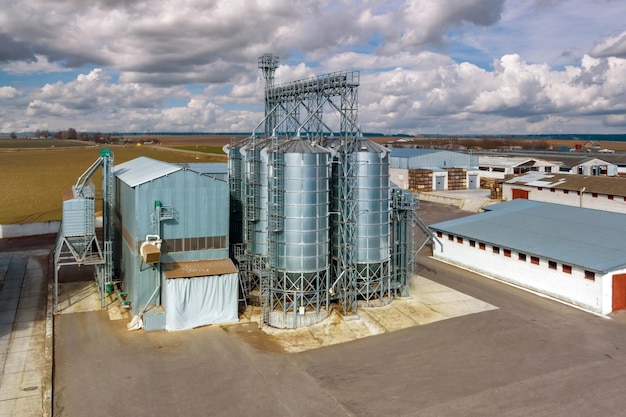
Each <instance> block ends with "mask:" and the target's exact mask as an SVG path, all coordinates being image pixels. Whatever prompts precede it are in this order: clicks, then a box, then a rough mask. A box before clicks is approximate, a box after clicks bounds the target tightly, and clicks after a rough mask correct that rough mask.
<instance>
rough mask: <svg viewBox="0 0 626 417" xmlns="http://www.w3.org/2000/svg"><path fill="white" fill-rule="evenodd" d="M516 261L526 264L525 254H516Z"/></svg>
mask: <svg viewBox="0 0 626 417" xmlns="http://www.w3.org/2000/svg"><path fill="white" fill-rule="evenodd" d="M517 259H519V260H520V261H522V262H526V254H525V253H521V252H520V253H518V254H517Z"/></svg>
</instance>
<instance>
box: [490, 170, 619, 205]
mask: <svg viewBox="0 0 626 417" xmlns="http://www.w3.org/2000/svg"><path fill="white" fill-rule="evenodd" d="M502 197H503V199H504V200H514V199H516V198H525V199H527V200H534V201H543V202H546V203H557V204H564V205H568V206H576V207H585V208H592V209H596V210H605V211H613V212H616V213H624V214H626V178H619V177H601V176H586V175H571V174H548V173H543V172H531V173H528V174H525V175H520V176H518V177H514V178H511V179H510V180H508V181H505V182H504V183H503V184H502Z"/></svg>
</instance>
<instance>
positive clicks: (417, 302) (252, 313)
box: [240, 276, 497, 353]
mask: <svg viewBox="0 0 626 417" xmlns="http://www.w3.org/2000/svg"><path fill="white" fill-rule="evenodd" d="M409 285H410V295H409V296H408V297H402V298H398V299H396V300H394V301H393V302H391V303H389V304H387V305H384V306H380V307H359V310H358V317H354V316H350V317H347V318H342V316H341V315H340V314H338V313H337V312H336V311H333V312H332V313H331V314H330V316H329V317H328V318H327V319H326V320H324V321H322V322H320V323H318V324H315V325H312V326H309V327H302V328H298V329H275V328H271V327H267V326H266V327H264V328H263V331H265V333H267V334H268V335H270V336H271V337H272V338H273V339H274V340H275V341H276V342H277V343H278V344H280V345H281V346H282V347H283V349H284V350H285V351H286V352H290V353H296V352H303V351H307V350H311V349H317V348H321V347H324V346H331V345H335V344H338V343H345V342H351V341H353V340H357V339H361V338H364V337H369V336H375V335H377V334H382V333H389V332H394V331H397V330H401V329H406V328H408V327H413V326H420V325H423V324H428V323H433V322H436V321H440V320H445V319H449V318H453V317H460V316H464V315H468V314H474V313H479V312H483V311H489V310H494V309H497V307H495V306H493V305H491V304H488V303H485V302H483V301H480V300H478V299H476V298H473V297H470V296H469V295H466V294H463V293H461V292H459V291H455V290H453V289H451V288H448V287H446V286H443V285H440V284H437V283H436V282H433V281H430V280H428V279H426V278H423V277H420V276H414V277H413V278H412V279H411V280H410V282H409ZM240 319H241V322H257V323H258V320H259V308H258V307H254V306H249V307H248V308H247V310H246V311H245V312H244V314H243V315H242V316H241V317H240Z"/></svg>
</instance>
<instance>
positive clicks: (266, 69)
mask: <svg viewBox="0 0 626 417" xmlns="http://www.w3.org/2000/svg"><path fill="white" fill-rule="evenodd" d="M278 62H279V58H278V57H277V56H275V55H272V54H265V55H263V56H261V57H259V68H260V69H261V71H263V78H265V137H270V136H271V134H272V131H273V130H274V128H275V127H276V122H277V116H278V115H277V114H276V113H274V112H272V109H273V108H274V106H272V105H271V103H270V102H269V97H270V95H269V94H268V92H269V90H271V89H272V88H273V87H274V73H275V72H276V68H278Z"/></svg>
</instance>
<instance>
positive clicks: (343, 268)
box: [259, 56, 361, 320]
mask: <svg viewBox="0 0 626 417" xmlns="http://www.w3.org/2000/svg"><path fill="white" fill-rule="evenodd" d="M261 60H262V61H263V63H264V64H263V66H262V65H261V64H260V65H259V66H260V67H261V68H263V69H264V71H266V68H268V67H270V68H271V65H270V64H266V63H267V62H268V61H269V57H268V56H264V57H261V58H260V62H261ZM264 73H265V72H264ZM266 79H268V78H267V77H266ZM358 86H359V72H358V71H340V72H335V73H330V74H324V75H320V76H317V77H313V78H308V79H304V80H299V81H294V82H290V83H286V84H281V85H278V86H266V97H265V106H266V108H265V111H266V115H267V114H270V113H271V112H274V113H275V118H274V117H267V116H266V122H265V123H266V129H265V130H266V132H269V131H270V130H271V134H272V137H273V138H274V147H275V146H277V145H278V143H279V142H278V139H277V138H278V136H279V135H284V137H287V138H288V137H289V136H290V135H296V136H300V134H301V133H302V132H303V131H304V132H305V133H306V134H307V135H308V136H309V137H310V138H314V137H317V136H321V135H322V133H324V131H327V132H328V133H330V134H331V135H336V136H338V137H339V138H341V140H342V142H343V143H344V146H343V152H342V153H341V155H340V157H339V160H338V164H339V171H340V175H339V179H338V181H339V209H338V212H337V213H336V214H335V215H337V216H338V222H339V230H340V242H339V245H340V248H339V256H338V259H337V260H336V270H335V277H336V281H335V282H334V284H333V285H332V286H331V287H330V288H329V291H331V292H333V293H334V295H335V297H336V298H337V299H339V300H340V301H341V304H342V308H343V311H344V313H345V314H347V313H356V311H357V297H358V289H357V287H356V284H357V283H356V277H357V274H356V264H355V247H354V235H355V227H356V226H355V223H356V216H357V213H356V210H357V202H356V198H357V196H356V191H357V187H356V181H357V179H356V164H357V154H356V152H357V151H358V138H359V137H360V135H361V132H360V126H359V124H358ZM325 107H327V108H330V110H332V111H334V112H336V113H338V114H339V129H338V130H339V131H338V132H333V130H334V129H332V128H331V127H329V125H328V123H326V122H325V121H324V119H323V114H324V112H323V110H324V108H325ZM303 115H304V116H303ZM276 120H277V122H276V124H273V123H274V121H276ZM274 177H276V176H274ZM274 186H276V184H274ZM280 194H281V191H280V190H279V189H276V195H280ZM275 206H276V203H275V204H274V205H273V207H274V208H273V209H271V211H270V212H273V211H274V210H276V207H275ZM274 217H276V216H274ZM270 223H273V224H276V220H271V221H270ZM272 233H276V231H274V232H272ZM270 247H271V244H270ZM269 255H270V257H271V256H273V251H272V249H271V248H270V253H269ZM270 263H272V262H270ZM261 283H262V284H263V283H266V284H267V285H272V287H271V288H269V291H266V290H265V289H263V288H260V292H261V294H266V293H267V294H268V296H267V298H268V299H269V300H270V301H271V300H277V298H276V297H275V295H277V294H279V293H281V292H284V285H283V286H282V287H281V286H279V285H278V284H279V279H278V277H277V276H276V275H275V274H272V275H271V276H270V279H268V280H266V281H262V282H261ZM279 287H281V288H279ZM335 290H336V291H335ZM265 298H266V297H262V299H265ZM324 298H325V299H321V298H320V299H318V300H316V301H315V303H317V304H316V305H314V306H313V305H311V306H310V307H313V308H315V310H316V311H318V312H319V310H320V306H321V305H322V304H324V305H327V304H328V299H327V298H328V297H324ZM268 304H269V305H268V306H267V307H265V308H273V307H274V306H273V304H274V303H272V302H269V303H268ZM281 306H282V307H283V308H285V307H286V306H285V305H281V304H280V303H278V307H279V308H280V307H281ZM264 316H265V315H264V314H262V315H261V320H263V317H264Z"/></svg>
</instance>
